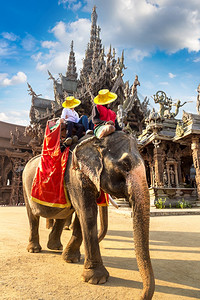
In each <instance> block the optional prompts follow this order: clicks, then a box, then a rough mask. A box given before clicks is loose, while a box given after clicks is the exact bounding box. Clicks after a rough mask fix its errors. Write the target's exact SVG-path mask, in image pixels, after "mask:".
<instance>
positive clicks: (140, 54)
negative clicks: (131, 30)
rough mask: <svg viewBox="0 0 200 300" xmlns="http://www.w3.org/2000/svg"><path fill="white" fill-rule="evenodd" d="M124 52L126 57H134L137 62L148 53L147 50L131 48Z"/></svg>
mask: <svg viewBox="0 0 200 300" xmlns="http://www.w3.org/2000/svg"><path fill="white" fill-rule="evenodd" d="M126 54H127V55H126V56H127V58H129V59H134V60H135V61H137V62H140V61H141V60H143V58H144V57H147V56H149V53H148V52H147V51H143V50H140V49H133V50H132V51H129V52H126Z"/></svg>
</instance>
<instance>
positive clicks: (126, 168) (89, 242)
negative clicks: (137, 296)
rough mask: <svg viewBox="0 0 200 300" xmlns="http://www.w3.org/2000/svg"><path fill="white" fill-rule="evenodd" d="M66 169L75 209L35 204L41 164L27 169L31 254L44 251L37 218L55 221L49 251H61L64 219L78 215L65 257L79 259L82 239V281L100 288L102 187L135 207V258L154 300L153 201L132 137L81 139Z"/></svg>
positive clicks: (145, 294) (145, 293)
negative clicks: (35, 181) (99, 205)
mask: <svg viewBox="0 0 200 300" xmlns="http://www.w3.org/2000/svg"><path fill="white" fill-rule="evenodd" d="M70 149H71V151H70V154H69V158H68V163H67V168H66V171H65V185H66V187H67V192H68V196H69V199H70V201H71V203H72V208H71V209H69V208H58V207H48V206H44V205H41V204H39V203H36V202H33V201H32V200H31V186H32V182H33V178H34V175H35V172H36V168H37V166H38V164H39V161H40V156H37V157H34V158H32V159H31V160H30V161H29V162H28V163H27V165H26V166H25V169H24V171H23V190H24V198H25V204H26V208H27V213H28V217H29V223H30V236H29V244H28V247H27V250H28V251H29V252H39V251H41V246H40V243H39V234H38V226H39V217H40V216H42V217H44V218H52V219H56V222H55V224H54V226H53V229H52V231H51V233H50V235H49V241H48V247H49V248H50V249H58V248H59V247H61V243H60V235H61V232H62V228H63V225H64V222H65V219H66V218H67V217H68V216H69V215H70V214H72V213H73V212H74V211H75V212H76V214H75V219H74V223H73V231H72V236H71V238H70V240H69V242H68V244H67V246H66V248H65V249H64V251H63V253H62V257H63V259H64V260H65V261H66V262H68V263H72V262H78V261H80V245H81V243H82V240H83V242H84V249H85V261H84V268H83V273H82V276H81V279H82V281H84V282H88V283H91V284H101V283H105V282H106V281H107V280H108V277H109V273H108V271H107V269H106V268H105V266H104V265H103V261H102V258H101V254H100V247H99V242H98V234H97V203H96V199H97V198H98V196H99V193H100V189H102V190H103V191H104V192H106V193H108V194H110V195H111V196H113V197H117V198H125V199H126V200H127V201H128V202H129V203H130V205H131V206H132V217H133V233H134V242H135V253H136V260H137V264H138V268H139V272H140V274H141V277H142V281H143V290H142V294H141V299H151V298H152V296H153V294H154V289H155V281H154V274H153V269H152V264H151V259H150V253H149V219H150V197H149V190H148V185H147V180H146V172H145V166H144V162H143V159H142V157H141V155H140V153H139V150H138V148H137V142H136V140H135V138H134V137H133V136H132V135H129V134H127V133H125V132H123V131H115V132H114V133H112V134H110V135H109V136H107V137H103V138H101V139H98V138H96V137H95V136H92V137H89V138H88V137H87V136H85V137H83V138H82V139H81V140H80V141H79V142H78V144H77V145H73V146H71V148H70Z"/></svg>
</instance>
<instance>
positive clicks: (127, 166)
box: [119, 157, 132, 172]
mask: <svg viewBox="0 0 200 300" xmlns="http://www.w3.org/2000/svg"><path fill="white" fill-rule="evenodd" d="M119 167H120V168H121V169H122V170H124V171H126V172H129V171H130V170H131V167H132V166H131V160H130V159H129V158H128V157H126V158H125V159H123V160H120V161H119Z"/></svg>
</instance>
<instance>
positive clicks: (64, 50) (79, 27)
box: [32, 19, 91, 73]
mask: <svg viewBox="0 0 200 300" xmlns="http://www.w3.org/2000/svg"><path fill="white" fill-rule="evenodd" d="M90 26H91V23H90V20H88V19H79V20H77V21H75V22H71V23H68V24H65V23H64V22H62V21H61V22H58V23H57V24H56V25H55V26H54V27H53V28H52V29H51V31H50V32H51V33H52V34H53V35H54V38H56V39H57V41H56V42H55V41H49V40H48V41H43V42H42V43H41V45H42V47H43V48H45V51H44V52H42V49H40V50H41V51H40V52H38V53H36V54H35V55H33V56H32V58H33V59H34V60H35V61H37V66H36V69H37V70H39V71H43V72H46V71H47V70H50V72H52V73H61V72H66V69H67V64H68V57H69V52H70V45H71V41H72V40H73V41H74V51H75V58H76V64H77V65H76V66H77V70H79V69H80V68H81V67H82V59H83V58H84V53H85V49H86V47H87V43H88V41H89V35H90ZM46 48H47V49H49V52H48V53H46Z"/></svg>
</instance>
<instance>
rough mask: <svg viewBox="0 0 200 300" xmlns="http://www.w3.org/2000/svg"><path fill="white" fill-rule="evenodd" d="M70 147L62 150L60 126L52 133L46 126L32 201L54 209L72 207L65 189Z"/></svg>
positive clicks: (33, 185)
mask: <svg viewBox="0 0 200 300" xmlns="http://www.w3.org/2000/svg"><path fill="white" fill-rule="evenodd" d="M68 155H69V147H67V148H66V149H65V150H64V152H61V149H60V124H59V126H57V127H56V129H55V130H53V131H52V132H50V129H49V126H46V131H45V136H44V143H43V149H42V154H41V158H40V163H39V166H38V168H37V170H36V174H35V178H34V180H33V184H32V191H31V199H32V200H33V201H35V202H37V203H40V204H43V205H46V206H52V207H60V208H64V207H71V203H70V201H69V199H68V196H67V191H66V188H65V182H64V174H65V168H66V165H67V160H68Z"/></svg>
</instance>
